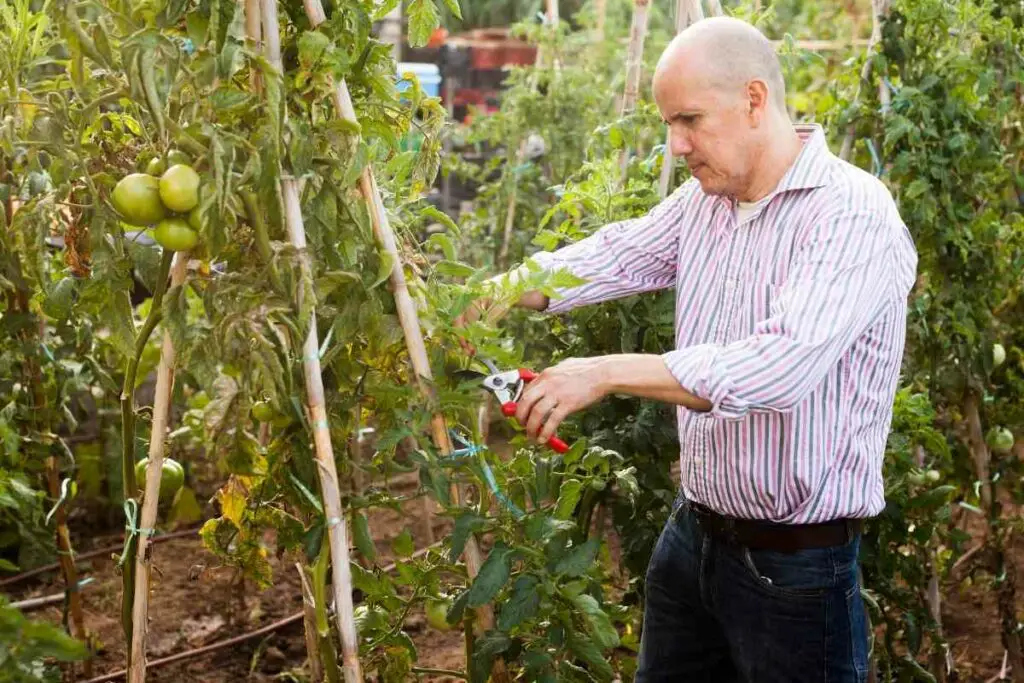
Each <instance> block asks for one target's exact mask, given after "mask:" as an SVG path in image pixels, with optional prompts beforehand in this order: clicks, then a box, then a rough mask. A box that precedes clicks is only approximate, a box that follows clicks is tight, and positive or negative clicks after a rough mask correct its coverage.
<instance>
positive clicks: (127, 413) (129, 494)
mask: <svg viewBox="0 0 1024 683" xmlns="http://www.w3.org/2000/svg"><path fill="white" fill-rule="evenodd" d="M173 258H174V252H172V251H164V253H163V257H162V258H161V260H160V273H159V275H158V276H157V281H156V289H155V291H154V292H153V299H152V302H151V304H150V309H149V315H148V316H146V321H145V322H144V323H143V324H142V328H141V329H140V330H139V335H138V337H136V339H135V350H134V353H133V354H132V357H131V358H130V359H129V360H128V368H127V369H126V371H125V374H124V384H123V386H122V389H121V479H122V480H121V486H122V488H123V490H124V499H125V500H126V501H127V500H134V499H136V498H138V495H139V489H138V486H136V485H135V376H136V374H137V373H138V370H139V360H140V359H141V358H142V353H143V351H144V350H145V349H146V344H147V343H148V341H149V337H150V335H151V334H152V333H153V329H154V328H156V326H157V323H159V322H160V320H161V318H162V317H163V300H164V292H165V291H166V290H167V277H168V275H169V274H170V271H171V260H172V259H173ZM126 521H127V522H128V523H129V524H131V525H134V524H136V523H137V522H138V520H134V519H133V520H126ZM137 540H138V539H137V538H136V537H135V535H134V534H126V535H125V539H124V555H123V557H124V565H123V566H122V568H121V584H122V591H121V626H122V628H123V630H124V638H125V652H126V657H127V658H128V668H131V643H132V606H133V604H134V602H135V550H136V547H137V545H136V541H137Z"/></svg>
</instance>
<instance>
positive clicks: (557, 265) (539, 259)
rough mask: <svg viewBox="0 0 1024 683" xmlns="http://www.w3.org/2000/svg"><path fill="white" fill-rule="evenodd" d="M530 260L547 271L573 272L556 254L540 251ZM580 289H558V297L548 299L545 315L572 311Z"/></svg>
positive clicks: (556, 290)
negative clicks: (562, 270)
mask: <svg viewBox="0 0 1024 683" xmlns="http://www.w3.org/2000/svg"><path fill="white" fill-rule="evenodd" d="M528 258H530V259H532V260H533V262H534V263H536V264H537V265H538V266H540V267H541V268H542V269H543V270H545V271H555V270H561V269H562V268H565V269H566V270H568V271H569V272H572V268H570V267H569V265H568V264H567V263H565V262H564V261H562V260H561V259H559V258H558V256H556V255H555V254H554V252H550V251H539V252H537V253H536V254H533V255H531V256H529V257H528ZM579 289H580V288H579V287H570V288H556V289H555V292H556V293H557V294H558V297H557V298H556V297H549V298H548V307H547V308H545V309H544V311H543V313H550V314H551V315H557V314H559V313H565V312H566V311H570V310H572V309H573V308H574V307H575V306H576V299H577V298H578V296H577V295H576V292H578V291H579Z"/></svg>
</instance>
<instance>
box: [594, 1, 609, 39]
mask: <svg viewBox="0 0 1024 683" xmlns="http://www.w3.org/2000/svg"><path fill="white" fill-rule="evenodd" d="M594 14H596V15H597V20H596V22H595V25H594V34H595V35H594V39H595V40H596V41H598V42H600V41H602V40H604V24H605V21H606V20H607V19H608V0H596V1H595V2H594Z"/></svg>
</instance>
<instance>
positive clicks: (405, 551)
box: [391, 529, 416, 557]
mask: <svg viewBox="0 0 1024 683" xmlns="http://www.w3.org/2000/svg"><path fill="white" fill-rule="evenodd" d="M391 547H392V548H393V549H394V551H395V554H396V555H398V556H399V557H409V556H410V555H412V554H413V553H414V552H415V551H416V546H415V544H414V543H413V540H412V534H411V533H409V530H408V529H403V530H402V533H400V534H399V535H398V536H397V537H396V538H395V540H394V541H392V542H391Z"/></svg>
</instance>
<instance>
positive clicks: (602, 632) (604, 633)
mask: <svg viewBox="0 0 1024 683" xmlns="http://www.w3.org/2000/svg"><path fill="white" fill-rule="evenodd" d="M572 604H573V605H575V607H576V609H577V610H578V611H579V612H580V613H581V614H583V617H584V619H586V622H587V630H588V631H589V632H590V635H591V637H593V639H594V642H595V643H597V646H598V647H600V648H602V649H605V650H607V649H608V648H612V647H618V646H619V633H618V631H616V630H615V626H613V625H612V620H611V619H610V618H609V617H608V615H607V614H605V613H604V611H603V610H602V609H601V606H600V605H599V604H598V603H597V600H595V599H594V597H593V596H591V595H587V594H586V593H583V594H581V595H577V596H576V597H574V598H573V599H572Z"/></svg>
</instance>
